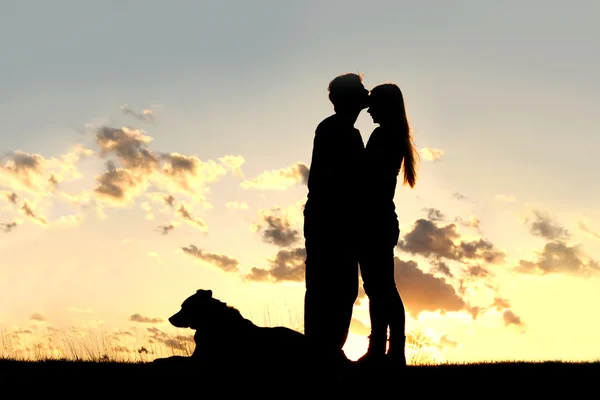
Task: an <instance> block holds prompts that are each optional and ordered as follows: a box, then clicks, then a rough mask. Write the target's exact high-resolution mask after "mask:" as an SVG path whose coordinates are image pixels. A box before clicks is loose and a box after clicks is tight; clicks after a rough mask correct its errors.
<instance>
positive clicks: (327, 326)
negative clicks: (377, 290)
mask: <svg viewBox="0 0 600 400" xmlns="http://www.w3.org/2000/svg"><path fill="white" fill-rule="evenodd" d="M332 248H333V249H334V250H336V251H335V252H334V251H331V252H328V254H327V256H326V257H325V259H326V260H327V266H326V268H324V269H323V271H327V272H326V276H325V277H324V280H323V283H324V286H323V293H324V295H325V296H326V300H325V301H324V304H325V306H324V311H325V313H324V315H323V318H324V320H323V321H324V331H323V335H324V336H325V337H326V339H325V342H326V346H327V347H328V352H331V354H332V357H341V359H342V362H343V361H344V359H345V355H344V353H343V351H342V349H343V347H344V344H345V343H346V339H347V338H348V331H349V329H350V323H351V321H352V310H353V307H354V302H355V301H356V297H357V296H358V262H357V260H356V259H355V258H352V257H349V256H348V255H347V254H340V252H339V250H338V249H339V248H338V247H336V246H332ZM346 361H347V359H346Z"/></svg>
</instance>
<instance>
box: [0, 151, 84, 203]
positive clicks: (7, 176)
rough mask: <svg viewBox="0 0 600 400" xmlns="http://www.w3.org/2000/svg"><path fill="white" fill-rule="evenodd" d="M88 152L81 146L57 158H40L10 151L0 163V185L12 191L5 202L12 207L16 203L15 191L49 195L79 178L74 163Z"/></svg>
mask: <svg viewBox="0 0 600 400" xmlns="http://www.w3.org/2000/svg"><path fill="white" fill-rule="evenodd" d="M90 152H91V151H90V150H87V149H85V148H84V147H83V146H81V145H77V146H73V147H72V149H71V150H70V151H69V152H68V153H67V154H64V155H61V156H59V157H58V158H56V157H53V158H44V157H43V156H41V155H40V154H31V153H26V152H22V151H14V152H11V153H9V154H8V155H7V156H8V158H7V159H6V161H4V162H0V186H4V187H8V188H10V189H12V192H10V194H9V201H11V202H12V203H13V204H15V203H16V196H17V195H16V193H15V191H25V192H28V193H31V194H36V195H42V196H47V195H50V194H51V193H53V191H54V190H55V188H56V186H57V185H58V184H59V183H62V182H66V181H72V180H75V179H79V178H81V177H82V175H81V173H80V172H79V171H78V169H77V168H76V166H75V163H77V161H79V159H80V158H81V157H82V156H86V155H89V154H90ZM3 193H5V192H4V191H3Z"/></svg>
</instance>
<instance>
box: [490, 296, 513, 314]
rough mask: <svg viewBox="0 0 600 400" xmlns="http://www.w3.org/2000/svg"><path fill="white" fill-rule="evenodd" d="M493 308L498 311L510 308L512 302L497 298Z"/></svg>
mask: <svg viewBox="0 0 600 400" xmlns="http://www.w3.org/2000/svg"><path fill="white" fill-rule="evenodd" d="M492 308H495V309H497V310H498V311H500V310H504V309H507V308H510V302H509V301H508V300H506V299H503V298H501V297H495V298H494V302H493V303H492Z"/></svg>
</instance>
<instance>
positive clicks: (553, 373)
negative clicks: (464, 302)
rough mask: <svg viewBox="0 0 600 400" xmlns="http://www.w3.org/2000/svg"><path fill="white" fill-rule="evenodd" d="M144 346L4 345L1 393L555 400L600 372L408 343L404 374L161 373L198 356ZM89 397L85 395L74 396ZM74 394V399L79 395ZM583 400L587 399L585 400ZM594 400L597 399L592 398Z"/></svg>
mask: <svg viewBox="0 0 600 400" xmlns="http://www.w3.org/2000/svg"><path fill="white" fill-rule="evenodd" d="M150 332H151V334H150V335H149V336H148V335H145V336H143V337H135V335H123V334H122V332H117V333H115V332H111V333H109V332H103V331H101V330H100V331H99V332H98V331H87V332H85V331H67V332H60V331H52V332H48V331H47V330H44V331H39V332H33V331H32V332H28V333H23V332H14V331H13V332H11V331H7V330H4V331H2V334H1V335H0V380H1V381H2V382H3V383H4V385H5V387H20V388H23V389H25V390H26V391H27V393H28V394H31V393H33V392H38V391H39V392H40V393H42V394H50V393H55V392H56V393H58V392H60V393H63V392H68V394H73V395H75V397H82V396H83V397H88V396H89V395H90V394H92V393H93V392H95V391H103V392H105V393H108V395H109V397H112V396H117V397H119V396H118V395H117V394H118V393H122V392H123V390H125V391H129V392H131V393H135V395H142V394H150V395H152V396H153V397H154V396H157V394H158V393H159V392H163V391H164V392H165V393H167V394H170V395H173V394H174V393H182V394H185V393H188V392H189V391H190V390H201V391H204V392H206V391H209V392H211V393H217V392H218V391H222V394H223V395H224V397H227V396H226V395H227V394H230V393H232V392H233V391H235V392H239V391H242V392H244V393H246V394H251V393H256V394H259V395H261V396H262V395H263V394H267V393H284V392H289V393H291V394H294V395H299V394H310V393H315V390H326V389H327V390H333V391H335V393H336V394H337V395H343V394H344V395H345V394H348V395H350V396H351V397H355V396H357V395H358V394H359V393H362V392H367V393H371V394H372V392H373V391H384V392H386V393H388V394H390V395H397V396H400V397H401V395H402V394H403V393H411V394H412V393H415V394H418V395H419V397H425V398H431V397H437V396H438V395H443V396H450V395H452V397H454V396H457V397H458V396H460V397H462V398H480V397H490V396H491V397H493V396H495V395H499V394H506V395H510V396H511V397H517V398H521V397H522V396H524V395H525V394H528V396H529V395H531V396H534V397H535V398H539V397H542V396H543V397H546V396H548V397H556V396H559V394H560V393H565V394H566V395H568V396H569V398H579V397H580V396H578V395H575V393H593V392H595V391H597V383H596V382H597V378H596V377H597V376H599V375H600V362H595V363H567V362H538V363H532V362H489V363H479V364H455V363H454V364H453V363H446V362H438V361H436V360H435V359H433V358H432V357H431V355H430V353H429V352H428V348H427V342H426V338H425V337H424V336H422V335H420V334H418V333H413V334H411V335H410V336H409V340H408V344H407V354H408V360H409V364H410V365H409V367H408V368H407V369H406V370H404V371H401V372H398V371H374V372H368V371H358V370H355V371H349V372H348V371H347V372H339V371H324V370H320V369H319V368H318V366H308V367H306V366H305V367H301V366H299V367H298V368H297V369H295V370H282V369H281V368H277V366H273V365H269V366H265V365H260V363H259V362H258V360H257V364H256V368H253V369H252V370H251V371H248V370H241V369H240V368H236V366H235V365H231V368H229V369H228V370H226V371H223V370H211V369H203V370H199V369H194V368H181V367H167V366H163V365H156V364H153V363H152V361H153V360H154V359H155V358H157V357H169V356H171V355H183V356H187V355H190V354H191V352H192V351H193V349H194V343H193V341H192V340H191V336H190V332H189V330H188V331H178V330H173V331H172V332H170V331H159V330H156V329H151V330H150ZM82 392H83V393H85V395H81V394H80V393H82ZM78 393H79V394H78ZM582 396H585V397H588V395H587V394H586V395H582ZM591 397H593V396H591Z"/></svg>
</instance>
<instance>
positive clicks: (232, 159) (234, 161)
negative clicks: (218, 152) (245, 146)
mask: <svg viewBox="0 0 600 400" xmlns="http://www.w3.org/2000/svg"><path fill="white" fill-rule="evenodd" d="M219 161H220V162H221V164H223V165H224V166H225V168H227V169H229V170H231V172H232V173H233V175H234V176H237V177H240V178H243V177H244V174H243V173H242V165H244V163H245V162H246V160H245V159H244V157H242V156H231V155H227V156H224V157H221V158H219Z"/></svg>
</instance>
